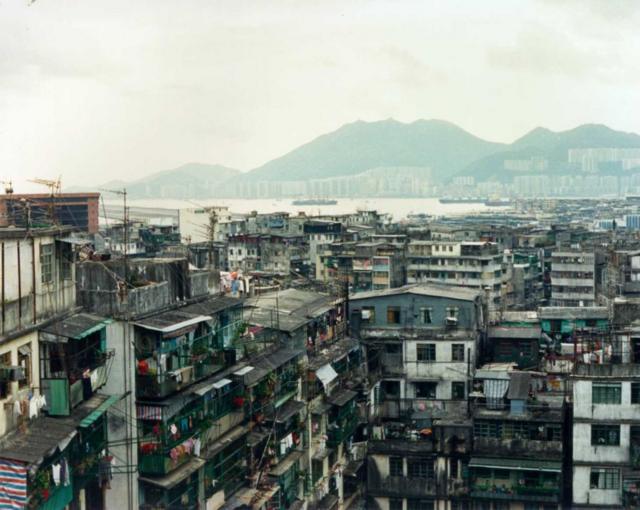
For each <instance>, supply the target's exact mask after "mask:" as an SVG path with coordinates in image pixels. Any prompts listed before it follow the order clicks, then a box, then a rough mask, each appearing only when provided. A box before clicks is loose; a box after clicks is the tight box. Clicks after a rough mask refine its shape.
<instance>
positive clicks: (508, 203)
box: [484, 199, 513, 207]
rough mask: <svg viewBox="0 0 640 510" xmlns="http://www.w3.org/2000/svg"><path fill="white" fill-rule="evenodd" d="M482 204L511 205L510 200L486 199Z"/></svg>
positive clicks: (489, 205)
mask: <svg viewBox="0 0 640 510" xmlns="http://www.w3.org/2000/svg"><path fill="white" fill-rule="evenodd" d="M484 205H486V206H488V207H510V206H512V205H513V202H512V201H511V200H500V199H498V200H487V201H486V202H485V203H484Z"/></svg>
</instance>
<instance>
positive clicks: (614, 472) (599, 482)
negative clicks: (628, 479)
mask: <svg viewBox="0 0 640 510" xmlns="http://www.w3.org/2000/svg"><path fill="white" fill-rule="evenodd" d="M590 484H591V488H592V489H618V488H619V486H620V471H619V470H618V469H609V468H591V477H590Z"/></svg>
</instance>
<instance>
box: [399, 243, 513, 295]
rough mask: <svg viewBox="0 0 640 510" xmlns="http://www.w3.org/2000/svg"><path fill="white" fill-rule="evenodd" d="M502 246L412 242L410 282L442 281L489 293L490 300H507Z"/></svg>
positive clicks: (409, 246)
mask: <svg viewBox="0 0 640 510" xmlns="http://www.w3.org/2000/svg"><path fill="white" fill-rule="evenodd" d="M502 259H503V254H502V250H501V249H500V247H499V245H498V244H496V243H491V242H484V241H465V242H455V241H447V242H445V241H420V240H415V241H413V240H412V241H410V242H409V244H408V246H407V282H408V283H425V282H438V283H445V284H448V285H456V286H465V287H472V288H476V289H480V290H482V291H483V292H487V293H488V295H489V297H490V302H491V303H493V304H495V305H498V304H500V302H501V300H502V299H503V285H504V283H505V275H504V270H503V267H502V266H503V262H502Z"/></svg>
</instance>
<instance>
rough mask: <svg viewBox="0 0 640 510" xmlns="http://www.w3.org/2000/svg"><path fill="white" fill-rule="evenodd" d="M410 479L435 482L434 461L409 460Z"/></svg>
mask: <svg viewBox="0 0 640 510" xmlns="http://www.w3.org/2000/svg"><path fill="white" fill-rule="evenodd" d="M407 472H408V475H409V478H424V479H427V480H433V478H434V469H433V460H432V459H409V460H408V461H407Z"/></svg>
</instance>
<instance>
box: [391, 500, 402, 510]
mask: <svg viewBox="0 0 640 510" xmlns="http://www.w3.org/2000/svg"><path fill="white" fill-rule="evenodd" d="M389 510H402V500H401V499H398V498H389Z"/></svg>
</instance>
